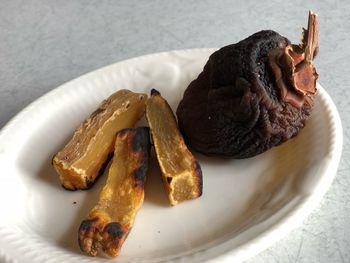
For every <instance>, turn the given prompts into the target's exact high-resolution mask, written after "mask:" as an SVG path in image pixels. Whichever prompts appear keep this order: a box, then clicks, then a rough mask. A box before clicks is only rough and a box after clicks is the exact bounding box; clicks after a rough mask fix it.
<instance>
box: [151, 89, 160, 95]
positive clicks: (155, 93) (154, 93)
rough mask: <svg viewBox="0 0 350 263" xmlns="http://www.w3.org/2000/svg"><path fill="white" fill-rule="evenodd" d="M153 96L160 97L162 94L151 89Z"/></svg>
mask: <svg viewBox="0 0 350 263" xmlns="http://www.w3.org/2000/svg"><path fill="white" fill-rule="evenodd" d="M151 96H160V92H159V91H158V90H156V89H151Z"/></svg>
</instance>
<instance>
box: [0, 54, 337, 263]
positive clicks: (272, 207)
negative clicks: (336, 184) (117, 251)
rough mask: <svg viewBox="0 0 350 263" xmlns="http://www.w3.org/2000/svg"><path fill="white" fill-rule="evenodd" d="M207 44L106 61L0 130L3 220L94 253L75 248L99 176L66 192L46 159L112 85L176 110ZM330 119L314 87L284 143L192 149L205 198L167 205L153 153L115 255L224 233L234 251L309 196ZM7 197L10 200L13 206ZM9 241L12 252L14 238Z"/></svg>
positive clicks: (41, 240) (158, 253)
mask: <svg viewBox="0 0 350 263" xmlns="http://www.w3.org/2000/svg"><path fill="white" fill-rule="evenodd" d="M211 51H212V50H206V51H205V52H204V51H203V50H202V51H195V52H192V53H191V52H187V53H186V52H171V53H165V54H163V55H156V56H153V57H148V58H147V57H146V58H143V59H136V60H131V61H127V62H124V63H119V64H116V65H112V66H110V67H107V68H105V69H102V70H100V71H97V72H95V73H91V74H89V75H87V76H84V77H82V78H80V79H78V80H75V81H73V82H70V83H68V84H65V85H64V86H63V87H61V88H59V89H57V90H55V91H54V92H52V93H49V94H48V95H46V96H45V97H43V98H41V99H40V100H39V101H38V102H36V104H35V105H33V106H32V107H31V108H30V109H28V110H27V111H26V112H23V113H22V115H21V116H20V117H19V120H18V122H17V123H15V124H14V126H17V127H16V130H15V131H14V132H12V133H11V136H10V135H7V134H6V133H5V132H4V134H3V138H4V137H6V136H8V138H9V139H8V140H7V142H6V144H4V145H5V149H10V150H9V152H11V155H9V156H10V157H8V158H10V160H8V161H7V162H6V165H7V167H8V172H9V173H11V177H7V178H8V179H7V182H6V183H5V184H4V185H3V186H4V187H1V191H0V198H1V199H2V201H1V203H4V206H5V208H4V209H10V210H9V211H11V212H9V213H7V215H6V216H5V219H4V220H5V222H6V224H7V225H8V226H13V227H15V228H16V229H17V230H16V231H18V232H19V233H20V232H21V235H22V236H21V239H23V240H26V239H27V240H28V241H26V242H29V243H30V242H31V241H30V240H37V241H36V242H37V245H38V246H40V247H42V249H43V250H42V251H45V250H47V251H56V252H57V251H58V252H57V253H59V254H62V255H67V256H69V257H72V259H74V258H76V257H83V258H86V259H87V260H93V259H92V258H87V257H86V256H85V255H83V254H81V252H80V250H79V247H78V244H77V230H78V227H79V225H80V222H81V220H82V219H83V218H84V216H85V215H86V214H87V213H88V212H89V210H90V209H91V208H92V207H93V205H94V204H95V203H96V201H97V199H98V194H99V192H100V190H101V188H102V186H103V184H104V182H105V179H106V176H102V177H101V178H100V179H99V180H98V182H97V183H96V184H95V185H94V187H93V188H92V189H91V190H88V191H75V192H70V191H66V190H64V189H63V188H62V187H61V186H60V183H59V180H58V176H57V174H56V173H55V171H54V169H53V168H52V166H51V158H52V156H53V154H54V153H56V152H57V150H59V149H60V148H62V146H63V145H64V144H65V143H66V142H67V140H68V139H69V137H70V136H71V135H72V133H73V131H74V129H75V128H76V127H77V126H78V125H79V123H80V122H81V121H82V120H83V119H84V118H85V117H87V116H88V115H89V114H90V113H91V112H92V111H93V110H94V109H95V108H96V107H97V105H98V104H99V102H100V101H101V100H102V99H104V98H105V97H107V96H108V95H110V94H111V93H113V92H114V91H115V90H117V89H120V88H127V89H130V90H133V91H138V92H147V93H149V91H150V89H151V88H156V89H158V90H159V91H160V92H161V93H162V95H163V96H164V97H165V98H166V99H167V100H168V101H169V103H170V105H171V106H172V108H173V110H176V107H177V104H178V102H179V100H180V98H181V97H182V94H183V91H184V89H185V88H186V87H187V85H188V83H189V82H190V81H191V80H192V79H193V78H195V77H196V75H197V74H198V72H200V71H201V69H202V67H203V65H204V63H205V61H206V60H207V58H208V56H209V54H210V52H211ZM34 106H35V107H34ZM330 118H331V117H330V116H329V113H328V109H327V107H326V106H325V101H324V99H323V97H322V94H319V95H318V96H317V97H316V102H315V107H314V110H313V114H312V116H311V118H310V119H309V121H308V122H307V126H306V128H304V129H303V130H302V132H301V133H300V134H299V135H298V136H297V137H296V138H294V139H292V140H290V141H288V142H287V143H285V144H283V145H282V146H279V147H276V148H273V149H272V150H269V151H267V152H265V153H263V154H261V155H259V156H257V157H254V158H251V159H244V160H225V159H217V158H209V157H205V156H203V155H199V154H195V155H196V158H197V159H198V160H199V162H200V164H201V167H202V171H203V181H204V185H203V196H202V197H200V198H199V199H196V200H193V201H188V202H185V203H182V204H179V205H178V206H175V207H170V206H169V204H168V200H167V196H166V194H165V192H164V189H163V186H162V182H161V176H160V172H159V168H158V165H157V161H156V160H155V158H154V155H153V158H152V161H151V165H150V167H151V169H150V171H149V173H148V179H147V184H146V189H145V202H144V204H143V206H142V207H141V209H140V211H139V213H138V214H137V217H136V221H135V225H134V227H133V229H132V230H131V232H130V235H129V237H128V238H127V240H126V242H125V244H124V246H123V249H122V253H121V255H120V257H119V258H118V259H119V260H120V261H122V260H123V259H131V258H132V259H135V260H136V259H141V258H142V259H143V260H145V259H156V258H160V259H161V258H163V259H164V258H174V257H178V256H181V255H186V254H190V253H194V252H198V251H201V250H203V249H206V248H209V247H213V246H215V245H218V244H221V243H222V242H224V241H227V240H231V242H233V243H232V247H231V249H233V248H234V247H237V246H239V245H241V244H244V243H246V242H248V241H250V240H251V239H252V238H254V237H256V236H258V235H259V234H261V233H263V232H264V231H266V230H268V229H269V228H270V227H271V226H273V225H274V224H276V223H277V222H279V221H280V220H281V219H283V218H284V217H286V216H287V215H288V214H289V213H290V212H291V211H293V210H294V209H295V208H296V207H298V205H299V204H300V203H301V202H302V201H303V199H305V198H307V197H308V196H309V195H311V194H312V192H313V187H314V186H315V185H317V183H318V181H319V180H320V176H321V174H322V173H321V170H320V168H319V167H322V165H324V160H325V158H328V155H329V152H330V151H331V147H332V143H333V142H332V141H331V139H330V138H331V137H332V136H333V135H332V132H333V131H332V129H333V127H331V126H330V125H329V123H330V122H331V120H330ZM3 138H2V139H3ZM1 143H2V144H3V141H1ZM315 171H317V172H315ZM4 199H7V200H10V199H11V200H12V202H11V205H9V204H7V205H6V204H5V202H3V201H4ZM287 227H288V226H287ZM232 240H233V241H232ZM0 243H2V242H1V241H0ZM23 243H24V242H23ZM7 246H8V248H7V250H8V251H10V250H11V242H10V243H9V244H7ZM23 250H25V249H23ZM18 251H21V248H20V247H19V248H18ZM39 253H40V252H39ZM45 253H46V252H45ZM37 254H38V253H37ZM20 257H25V254H20Z"/></svg>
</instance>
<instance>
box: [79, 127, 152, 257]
mask: <svg viewBox="0 0 350 263" xmlns="http://www.w3.org/2000/svg"><path fill="white" fill-rule="evenodd" d="M150 145H151V144H150V137H149V129H148V128H146V127H139V128H135V129H124V130H121V131H120V132H119V133H118V135H117V139H116V142H115V152H114V157H113V160H112V164H111V166H110V168H109V171H108V178H107V182H106V185H105V186H104V187H103V189H102V192H101V193H100V198H99V200H98V203H97V205H96V206H95V207H94V208H93V209H92V210H91V211H90V213H89V214H88V215H87V216H86V218H85V219H84V221H82V223H81V225H80V228H79V233H78V234H79V238H78V240H79V246H80V248H81V250H82V251H84V252H86V253H88V254H89V255H90V256H96V255H97V252H98V251H99V249H102V250H103V251H104V252H105V253H106V254H107V255H109V256H111V257H116V256H118V255H119V253H120V249H121V246H122V244H123V242H124V240H125V238H126V237H127V235H128V233H129V231H130V229H131V227H132V225H133V222H134V219H135V215H136V213H137V211H138V210H139V208H140V207H141V205H142V203H143V199H144V185H145V180H146V173H147V169H148V159H149V150H150Z"/></svg>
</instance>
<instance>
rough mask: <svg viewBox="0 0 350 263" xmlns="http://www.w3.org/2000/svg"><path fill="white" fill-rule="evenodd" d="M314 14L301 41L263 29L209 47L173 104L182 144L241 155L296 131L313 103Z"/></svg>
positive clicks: (263, 148)
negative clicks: (201, 64) (205, 59)
mask: <svg viewBox="0 0 350 263" xmlns="http://www.w3.org/2000/svg"><path fill="white" fill-rule="evenodd" d="M318 42H319V41H318V18H317V15H315V14H313V13H310V14H309V23H308V29H307V30H304V32H303V37H302V43H301V44H300V45H292V44H290V41H289V40H288V39H287V38H285V37H283V36H281V35H279V34H278V33H276V32H274V31H271V30H266V31H261V32H258V33H255V34H253V35H252V36H250V37H248V38H246V39H244V40H242V41H240V42H238V43H236V44H232V45H229V46H226V47H223V48H221V49H219V50H218V51H216V52H214V53H213V54H212V55H211V56H210V58H209V60H208V62H207V63H206V65H205V66H204V69H203V71H202V72H201V73H200V74H199V76H198V78H197V79H196V80H194V81H192V82H191V83H190V85H189V86H188V88H187V89H186V91H185V93H184V97H183V99H182V101H181V102H180V104H179V106H178V109H177V117H178V122H179V127H180V130H181V132H182V134H183V135H184V138H185V141H186V143H188V145H189V146H191V147H192V148H193V149H195V150H196V151H198V152H201V153H204V154H206V155H212V156H220V157H231V158H247V157H252V156H255V155H257V154H260V153H262V152H264V151H266V150H268V149H270V148H271V147H273V146H277V145H279V144H281V143H283V142H285V141H286V140H288V139H290V138H292V137H294V136H296V135H297V134H298V132H299V131H300V130H301V129H302V128H303V127H304V126H305V121H306V120H307V118H308V117H309V115H310V113H311V110H312V107H313V95H314V94H315V93H316V80H317V78H318V75H317V73H316V69H315V67H314V65H313V64H312V59H313V58H314V56H315V55H316V54H317V52H318Z"/></svg>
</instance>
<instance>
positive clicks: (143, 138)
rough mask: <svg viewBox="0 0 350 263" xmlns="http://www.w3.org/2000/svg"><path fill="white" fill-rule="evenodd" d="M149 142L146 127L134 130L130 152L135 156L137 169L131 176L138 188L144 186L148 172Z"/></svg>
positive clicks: (148, 133)
mask: <svg viewBox="0 0 350 263" xmlns="http://www.w3.org/2000/svg"><path fill="white" fill-rule="evenodd" d="M150 149H151V142H150V132H149V128H148V127H139V128H136V129H135V136H134V138H133V140H132V151H133V152H135V153H136V154H137V158H138V160H137V163H138V167H137V168H136V169H135V171H134V173H133V176H134V180H135V184H136V186H137V187H138V186H139V187H142V188H143V186H144V183H145V180H146V174H147V170H148V160H149V155H150Z"/></svg>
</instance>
